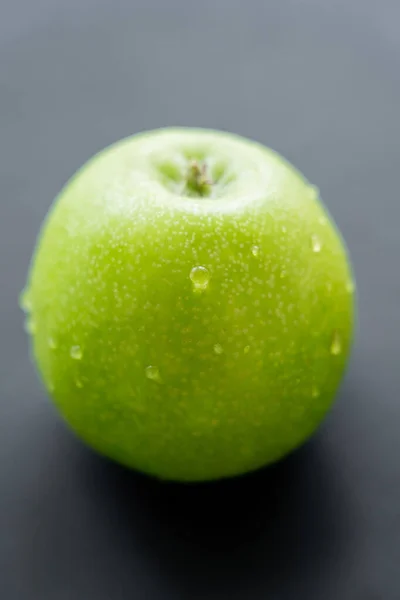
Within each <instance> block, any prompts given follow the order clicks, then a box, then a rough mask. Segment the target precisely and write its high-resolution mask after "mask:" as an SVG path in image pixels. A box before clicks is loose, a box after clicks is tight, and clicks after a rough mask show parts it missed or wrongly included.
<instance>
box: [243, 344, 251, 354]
mask: <svg viewBox="0 0 400 600" xmlns="http://www.w3.org/2000/svg"><path fill="white" fill-rule="evenodd" d="M243 352H244V353H245V354H248V353H249V352H250V346H245V347H244V349H243Z"/></svg>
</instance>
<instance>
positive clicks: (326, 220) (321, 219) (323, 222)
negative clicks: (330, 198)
mask: <svg viewBox="0 0 400 600" xmlns="http://www.w3.org/2000/svg"><path fill="white" fill-rule="evenodd" d="M327 222H328V219H327V218H326V217H324V216H323V215H322V216H321V217H319V219H318V223H319V224H320V225H326V224H327Z"/></svg>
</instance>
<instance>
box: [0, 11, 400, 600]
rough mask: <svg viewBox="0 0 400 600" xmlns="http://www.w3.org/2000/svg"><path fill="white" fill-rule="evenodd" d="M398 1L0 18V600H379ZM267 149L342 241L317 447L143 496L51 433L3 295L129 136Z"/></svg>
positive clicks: (395, 187)
mask: <svg viewBox="0 0 400 600" xmlns="http://www.w3.org/2000/svg"><path fill="white" fill-rule="evenodd" d="M399 23H400V3H399V1H398V0H379V2H378V0H336V1H333V0H330V1H323V0H303V1H302V0H292V1H290V0H275V1H272V2H268V1H266V0H265V1H262V0H258V1H252V0H246V2H245V1H244V0H236V1H235V0H230V1H228V0H226V1H222V0H220V1H218V0H216V1H213V2H211V1H209V0H202V1H201V2H200V1H198V2H191V1H190V0H179V1H178V0H158V1H156V0H143V1H141V2H138V1H134V0H126V1H122V0H113V1H112V2H111V0H110V1H106V0H103V1H101V0H98V1H95V0H66V1H65V2H61V1H60V0H58V1H57V0H2V1H1V2H0V281H1V283H0V294H1V296H0V332H1V336H0V353H1V354H0V358H1V361H0V524H1V531H0V598H1V599H2V600H36V599H40V600H70V599H73V600H89V599H96V600H105V599H109V598H112V599H113V600H127V599H128V598H134V599H135V600H142V599H148V598H149V599H153V598H154V599H155V600H164V599H180V598H183V599H190V600H194V599H205V598H207V599H218V600H219V599H222V598H224V599H225V598H226V599H229V600H235V599H246V600H253V599H261V598H262V599H265V598H268V599H269V600H292V599H293V600H320V599H322V598H323V599H324V600H336V599H340V600H378V599H382V600H399V598H400V576H399V574H398V565H399V558H400V436H399V424H400V402H399V387H400V385H399V384H400V369H399V340H400V317H399V314H400V313H399V309H398V304H399V295H400V282H399V264H398V263H399V258H400V234H399V217H400V205H399V170H400V118H399V107H400V35H399V28H400V24H399ZM163 125H198V126H207V127H215V128H222V129H228V130H232V131H235V132H238V133H241V134H244V135H246V136H249V137H253V138H255V139H258V140H260V141H261V142H264V143H265V144H267V145H270V146H272V147H274V148H275V149H276V150H278V151H280V152H282V153H283V154H284V155H285V156H287V157H288V158H289V159H290V160H291V161H293V162H294V163H295V164H296V165H297V166H298V167H300V168H301V169H302V170H303V171H304V173H305V174H306V175H307V176H308V177H309V178H310V179H311V180H313V181H314V182H315V183H316V184H318V185H319V187H320V188H321V190H322V196H323V198H324V200H325V202H326V204H327V205H328V207H329V209H330V211H331V212H332V214H333V215H334V217H335V219H336V221H337V222H338V224H339V226H340V228H341V230H342V231H343V234H344V236H345V238H346V241H347V243H348V246H349V248H350V252H351V255H352V258H353V262H354V266H355V272H356V277H357V281H358V288H359V331H358V336H357V341H356V344H355V348H354V353H353V358H352V362H351V366H350V369H349V372H348V375H347V377H346V380H345V382H344V384H343V386H342V388H341V392H340V394H339V397H338V402H337V404H336V406H335V409H334V411H333V413H332V414H331V415H330V417H329V418H328V419H327V421H326V423H325V424H324V426H323V428H322V429H321V431H320V432H319V434H318V435H317V436H316V438H315V439H314V440H313V441H312V442H311V443H310V444H308V445H307V446H306V447H304V448H303V449H302V450H301V451H300V452H298V453H297V454H295V455H293V456H292V457H291V458H290V459H288V460H286V461H285V462H283V463H281V464H279V465H277V466H275V467H274V468H272V469H268V470H265V471H264V472H261V473H259V474H256V475H254V476H252V477H250V478H247V479H244V480H238V481H232V482H227V483H224V484H217V485H211V486H203V487H191V488H182V487H180V486H175V485H160V484H157V483H155V482H151V481H148V480H147V479H146V478H144V477H141V476H139V475H136V474H133V473H129V472H127V471H124V470H123V469H120V468H118V467H117V466H115V465H112V464H109V463H108V462H106V461H104V460H101V459H100V458H98V457H96V456H94V455H93V454H91V453H90V451H89V450H86V449H85V448H83V447H82V446H81V445H80V443H79V442H77V441H76V440H75V439H74V438H73V437H72V436H71V435H70V434H69V433H68V432H67V431H66V430H65V428H64V426H63V425H62V424H61V422H60V421H59V419H58V417H57V416H56V413H55V411H54V409H53V408H52V407H51V406H50V404H49V402H48V400H47V399H46V397H45V394H44V392H43V391H42V389H41V387H40V384H39V383H38V380H37V378H36V376H35V374H34V370H33V367H32V365H31V364H30V361H29V358H28V349H27V340H26V339H25V335H24V333H23V330H22V315H21V314H20V312H19V309H18V307H17V300H16V299H17V295H18V292H19V291H20V289H21V288H22V286H23V284H24V278H25V273H26V270H27V267H28V261H29V258H30V253H31V250H32V247H33V244H34V239H35V236H36V233H37V231H38V228H39V225H40V223H41V221H42V219H43V217H44V215H45V212H46V210H47V208H48V206H49V204H50V202H51V201H52V198H53V197H54V196H55V194H56V193H57V192H58V191H59V189H60V188H61V186H62V185H63V184H64V182H65V180H66V179H67V178H68V177H69V176H70V175H71V174H72V173H73V172H74V171H75V169H76V168H77V167H78V166H80V165H81V163H83V162H84V161H85V160H86V159H87V158H89V156H91V155H92V154H93V153H94V152H96V151H98V150H99V149H101V148H102V147H104V146H105V145H107V144H109V143H111V142H113V141H115V140H116V139H118V138H120V137H122V136H125V135H127V134H129V133H133V132H137V131H139V130H143V129H148V128H154V127H158V126H163Z"/></svg>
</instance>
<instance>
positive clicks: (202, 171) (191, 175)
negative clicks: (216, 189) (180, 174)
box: [186, 160, 212, 197]
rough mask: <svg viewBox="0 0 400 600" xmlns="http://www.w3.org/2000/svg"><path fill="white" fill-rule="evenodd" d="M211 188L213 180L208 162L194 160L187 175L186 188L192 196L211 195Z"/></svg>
mask: <svg viewBox="0 0 400 600" xmlns="http://www.w3.org/2000/svg"><path fill="white" fill-rule="evenodd" d="M211 188H212V181H211V179H210V178H209V177H208V174H207V165H206V163H202V164H199V163H198V161H197V160H192V161H191V162H190V165H189V168H188V172H187V176H186V189H187V191H188V192H189V194H190V195H191V196H202V197H205V196H209V195H210V194H211Z"/></svg>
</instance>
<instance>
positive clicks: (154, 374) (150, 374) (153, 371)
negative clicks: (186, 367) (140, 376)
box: [145, 365, 161, 383]
mask: <svg viewBox="0 0 400 600" xmlns="http://www.w3.org/2000/svg"><path fill="white" fill-rule="evenodd" d="M145 373H146V377H147V379H150V380H151V381H155V382H157V383H161V376H160V371H159V370H158V367H155V366H154V365H149V366H148V367H146V369H145Z"/></svg>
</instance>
